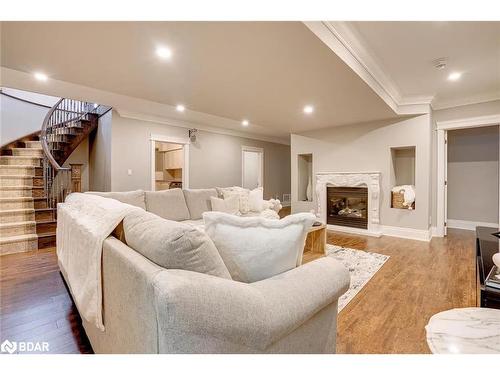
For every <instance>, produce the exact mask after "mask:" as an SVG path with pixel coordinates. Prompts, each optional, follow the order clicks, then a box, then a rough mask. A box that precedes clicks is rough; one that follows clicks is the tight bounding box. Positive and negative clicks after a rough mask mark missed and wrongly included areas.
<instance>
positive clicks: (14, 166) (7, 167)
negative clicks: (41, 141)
mask: <svg viewBox="0 0 500 375" xmlns="http://www.w3.org/2000/svg"><path fill="white" fill-rule="evenodd" d="M26 168H41V167H35V166H34V165H16V164H14V165H8V164H0V169H26Z"/></svg>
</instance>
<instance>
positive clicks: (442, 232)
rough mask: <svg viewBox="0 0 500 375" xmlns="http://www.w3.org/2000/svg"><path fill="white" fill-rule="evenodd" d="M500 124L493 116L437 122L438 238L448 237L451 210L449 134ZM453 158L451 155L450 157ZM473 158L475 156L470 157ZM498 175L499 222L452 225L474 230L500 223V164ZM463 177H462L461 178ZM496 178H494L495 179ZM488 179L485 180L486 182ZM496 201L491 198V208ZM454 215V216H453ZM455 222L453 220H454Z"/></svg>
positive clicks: (464, 153)
mask: <svg viewBox="0 0 500 375" xmlns="http://www.w3.org/2000/svg"><path fill="white" fill-rule="evenodd" d="M499 124H500V116H499V115H492V116H480V117H471V118H464V119H458V120H446V121H437V122H436V132H437V179H436V192H437V194H436V195H437V197H436V198H437V202H436V206H437V217H436V228H435V232H434V233H435V234H434V235H436V236H438V237H443V236H446V232H447V227H448V213H449V211H450V210H451V209H450V208H449V207H447V206H448V203H451V202H448V187H449V186H448V182H449V181H448V167H449V163H448V156H449V155H448V133H449V132H451V131H454V130H462V129H475V128H485V127H497V128H498V125H499ZM494 137H495V138H496V139H495V140H494V141H495V142H496V141H498V139H499V137H500V135H497V136H494ZM497 147H498V148H499V149H500V142H499V143H498V144H497ZM467 154H469V151H464V152H462V155H467ZM450 156H451V155H450ZM468 156H470V157H473V154H472V153H471V155H468ZM498 169H499V171H498V175H497V185H496V187H495V189H496V191H497V195H498V199H497V200H496V202H497V208H498V210H497V214H498V216H497V220H494V221H493V222H491V223H489V222H481V221H469V220H465V221H466V223H465V224H464V223H458V224H457V222H453V221H452V225H454V226H457V225H461V226H464V225H466V226H468V228H464V229H474V228H472V227H473V226H474V225H476V224H477V225H483V224H491V225H486V226H496V225H498V223H499V222H500V207H499V206H500V193H499V192H498V185H499V181H498V178H500V163H498ZM460 177H461V176H460ZM490 177H491V173H490V174H489V175H488V180H489V179H490ZM493 178H494V177H493ZM485 179H486V177H485V178H484V179H483V180H485ZM473 180H474V181H475V182H476V183H477V184H481V182H482V181H481V180H480V179H479V180H478V178H474V179H473ZM467 192H468V193H470V194H469V195H470V196H471V197H473V196H474V195H475V193H474V191H473V190H472V191H470V190H468V191H467ZM494 201H495V200H494V199H492V198H490V202H489V203H488V204H489V205H490V206H491V205H494V204H495V203H494ZM452 215H454V214H452ZM452 220H453V218H452ZM495 224H496V225H495Z"/></svg>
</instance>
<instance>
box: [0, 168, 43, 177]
mask: <svg viewBox="0 0 500 375" xmlns="http://www.w3.org/2000/svg"><path fill="white" fill-rule="evenodd" d="M8 175H16V176H17V175H19V176H27V177H32V176H35V167H34V166H32V165H0V176H8Z"/></svg>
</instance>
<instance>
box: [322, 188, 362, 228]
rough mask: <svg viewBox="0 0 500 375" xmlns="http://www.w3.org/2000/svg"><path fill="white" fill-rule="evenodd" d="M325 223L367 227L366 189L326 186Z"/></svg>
mask: <svg viewBox="0 0 500 375" xmlns="http://www.w3.org/2000/svg"><path fill="white" fill-rule="evenodd" d="M326 201H327V223H328V224H332V225H342V226H344V227H352V228H360V229H368V189H367V188H363V187H336V186H328V187H327V191H326Z"/></svg>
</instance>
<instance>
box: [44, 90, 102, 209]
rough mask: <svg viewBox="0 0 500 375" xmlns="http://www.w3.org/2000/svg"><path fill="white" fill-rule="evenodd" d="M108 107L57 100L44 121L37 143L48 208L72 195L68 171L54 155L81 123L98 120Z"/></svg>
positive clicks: (69, 169)
mask: <svg viewBox="0 0 500 375" xmlns="http://www.w3.org/2000/svg"><path fill="white" fill-rule="evenodd" d="M108 109H109V107H104V106H100V105H98V104H94V103H88V102H82V101H79V100H74V99H67V98H62V99H60V100H59V101H58V102H57V103H56V104H55V105H54V106H53V107H52V108H51V109H50V110H49V111H48V112H47V115H46V116H45V119H44V120H43V125H42V131H41V135H40V141H41V144H42V149H43V154H44V157H43V166H42V167H43V177H44V178H43V180H44V192H45V197H46V198H47V206H48V207H49V208H57V204H58V203H60V202H64V199H65V198H66V196H67V195H68V194H69V193H71V192H72V182H71V167H64V166H61V165H60V164H59V163H58V161H57V159H56V158H57V156H56V153H57V152H63V151H64V150H63V149H61V144H62V140H63V139H64V138H65V136H69V135H70V134H74V133H73V131H75V130H76V129H78V128H81V122H82V120H90V116H92V115H97V116H100V115H102V114H103V112H105V111H107V110H108Z"/></svg>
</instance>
